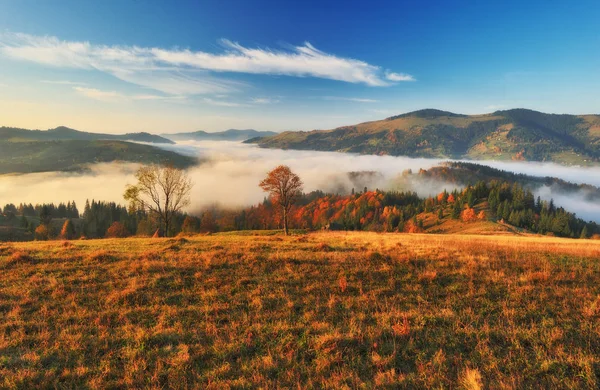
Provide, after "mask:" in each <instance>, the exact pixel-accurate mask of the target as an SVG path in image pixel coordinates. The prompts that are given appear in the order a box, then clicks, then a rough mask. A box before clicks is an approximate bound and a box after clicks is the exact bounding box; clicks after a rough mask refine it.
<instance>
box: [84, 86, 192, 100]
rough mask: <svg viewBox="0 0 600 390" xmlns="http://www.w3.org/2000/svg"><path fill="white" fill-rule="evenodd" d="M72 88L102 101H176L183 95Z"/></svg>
mask: <svg viewBox="0 0 600 390" xmlns="http://www.w3.org/2000/svg"><path fill="white" fill-rule="evenodd" d="M73 90H75V92H77V93H78V94H80V95H82V96H85V97H88V98H90V99H94V100H99V101H102V102H124V101H133V100H163V101H166V100H168V101H176V100H184V99H185V96H158V95H149V94H144V95H126V94H123V93H120V92H117V91H104V90H100V89H96V88H87V87H79V86H78V87H73Z"/></svg>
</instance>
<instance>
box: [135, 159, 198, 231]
mask: <svg viewBox="0 0 600 390" xmlns="http://www.w3.org/2000/svg"><path fill="white" fill-rule="evenodd" d="M135 177H136V179H137V181H138V182H137V184H135V185H128V186H127V187H126V189H125V193H124V195H123V197H124V198H125V200H127V201H128V202H129V207H130V210H136V209H144V210H147V211H148V212H150V213H153V214H155V215H157V216H158V218H159V221H160V222H161V224H164V231H165V234H166V235H168V233H169V226H170V223H171V219H172V217H173V215H174V214H175V213H177V212H179V211H181V209H183V208H184V207H186V206H188V205H189V204H190V192H191V190H192V187H193V186H194V184H193V183H192V181H191V180H190V179H189V178H188V176H187V174H186V172H185V171H183V170H180V169H177V168H174V167H172V166H166V167H161V166H158V165H149V166H144V167H141V168H140V169H138V171H137V172H136V174H135ZM161 227H162V226H161Z"/></svg>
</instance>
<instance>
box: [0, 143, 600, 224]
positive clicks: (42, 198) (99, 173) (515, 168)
mask: <svg viewBox="0 0 600 390" xmlns="http://www.w3.org/2000/svg"><path fill="white" fill-rule="evenodd" d="M165 148H166V149H170V150H174V151H177V152H179V153H184V154H188V155H192V156H197V157H199V158H200V159H201V160H202V164H200V165H199V166H197V167H194V168H192V169H190V171H189V175H190V176H191V178H192V180H193V181H194V183H195V186H194V188H193V191H192V203H191V205H190V207H189V210H188V211H190V212H196V211H200V210H202V209H203V208H206V207H210V206H213V205H219V206H224V207H243V206H248V205H252V204H256V203H258V202H260V201H262V200H263V199H264V196H265V194H264V193H263V192H262V191H261V189H260V188H259V187H258V182H259V181H260V180H262V178H263V177H264V176H265V174H266V172H268V171H269V170H270V169H272V168H274V167H275V166H277V165H280V164H285V165H289V166H290V167H291V168H292V170H293V171H295V172H296V173H298V175H300V177H301V178H302V180H303V181H304V183H305V186H304V187H305V191H307V192H308V191H313V190H322V191H325V192H340V193H346V192H349V191H350V190H351V189H352V188H353V187H354V188H355V189H356V190H362V187H363V186H364V185H366V186H367V187H368V188H369V189H375V188H379V189H404V190H408V189H411V190H415V191H417V192H418V193H419V194H420V195H421V196H428V195H432V194H435V193H438V192H440V191H442V190H443V189H444V188H446V189H448V190H451V189H453V188H454V185H452V184H448V183H443V182H437V181H423V180H418V179H417V180H410V181H409V182H411V183H412V187H411V188H407V187H406V186H407V181H406V180H397V178H398V176H400V175H401V174H402V172H403V171H405V170H407V169H411V170H412V171H413V172H415V173H416V172H418V170H419V169H420V168H423V169H428V168H431V167H433V166H436V165H439V164H440V163H441V162H443V161H444V160H438V159H414V158H408V157H391V156H372V155H354V154H345V153H335V152H314V151H296V150H275V149H261V148H258V147H256V146H254V145H245V144H241V143H234V142H224V141H214V142H208V141H204V142H184V143H179V144H177V145H168V146H165ZM477 163H480V164H485V165H488V166H492V167H494V168H499V169H503V170H507V171H512V172H516V173H526V174H530V175H536V176H554V177H559V178H562V179H564V180H567V181H571V182H574V183H588V184H593V185H596V186H600V167H594V168H579V167H563V166H560V165H557V164H553V163H522V162H518V163H517V162H494V161H482V162H477ZM136 168H137V165H136V164H123V163H112V164H97V165H94V166H92V167H91V168H90V171H88V172H85V173H66V172H51V173H35V174H25V175H5V176H0V203H1V204H2V205H4V204H6V203H15V204H18V203H21V202H26V203H34V204H35V203H42V202H55V203H56V202H66V201H68V200H75V201H76V202H77V205H78V207H79V209H80V211H83V206H84V204H85V200H86V199H96V200H105V201H115V202H119V203H123V202H124V201H123V197H122V195H123V191H124V188H125V185H126V184H128V183H129V184H133V183H134V182H135V178H134V172H135V169H136ZM364 171H367V172H376V174H366V175H358V178H352V177H351V176H350V175H348V172H364ZM399 183H404V184H403V185H404V187H403V188H398V186H399ZM536 195H540V196H541V197H542V198H544V199H550V198H554V200H555V203H556V204H557V205H559V206H563V207H565V208H566V209H568V210H570V211H573V212H576V213H577V215H578V216H580V217H582V218H584V219H593V220H596V221H600V204H598V203H597V202H596V203H594V202H588V201H586V200H585V194H583V193H582V194H580V195H575V196H574V195H573V194H570V195H568V196H566V195H563V194H560V193H557V192H556V191H555V190H553V189H552V188H549V187H544V188H541V189H540V190H538V191H537V193H536Z"/></svg>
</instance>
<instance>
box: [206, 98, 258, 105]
mask: <svg viewBox="0 0 600 390" xmlns="http://www.w3.org/2000/svg"><path fill="white" fill-rule="evenodd" d="M202 101H203V102H204V103H206V104H210V105H211V106H220V107H248V106H249V105H248V104H246V103H237V102H230V101H226V100H217V99H211V98H203V99H202Z"/></svg>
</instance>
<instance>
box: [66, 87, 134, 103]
mask: <svg viewBox="0 0 600 390" xmlns="http://www.w3.org/2000/svg"><path fill="white" fill-rule="evenodd" d="M73 89H74V90H75V92H77V93H78V94H80V95H82V96H85V97H88V98H90V99H94V100H99V101H101V102H116V101H120V100H125V99H126V97H125V96H124V95H122V94H120V93H119V92H116V91H102V90H99V89H96V88H86V87H74V88H73Z"/></svg>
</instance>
